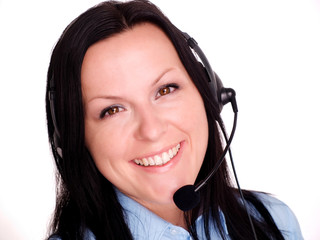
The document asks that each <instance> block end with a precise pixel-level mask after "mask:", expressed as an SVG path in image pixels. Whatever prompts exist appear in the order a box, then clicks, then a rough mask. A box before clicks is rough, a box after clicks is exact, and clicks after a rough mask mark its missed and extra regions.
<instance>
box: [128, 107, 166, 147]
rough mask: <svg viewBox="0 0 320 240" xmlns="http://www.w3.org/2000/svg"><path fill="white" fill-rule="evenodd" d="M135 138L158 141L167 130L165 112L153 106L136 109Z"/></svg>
mask: <svg viewBox="0 0 320 240" xmlns="http://www.w3.org/2000/svg"><path fill="white" fill-rule="evenodd" d="M135 114H136V123H137V124H136V129H135V133H134V135H135V138H136V139H137V140H142V141H157V140H158V139H159V138H160V137H161V136H162V135H163V134H164V133H165V132H166V131H167V122H166V120H165V113H164V112H162V111H159V110H156V109H155V108H154V107H152V106H149V107H147V106H144V107H139V109H136V113H135Z"/></svg>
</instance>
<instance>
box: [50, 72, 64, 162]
mask: <svg viewBox="0 0 320 240" xmlns="http://www.w3.org/2000/svg"><path fill="white" fill-rule="evenodd" d="M49 102H50V113H51V119H52V123H53V127H54V132H53V150H54V151H55V152H56V153H57V154H58V155H59V156H60V157H61V158H62V148H61V141H60V132H59V130H58V124H57V119H56V112H55V107H54V102H55V87H54V79H53V76H52V78H51V79H50V82H49Z"/></svg>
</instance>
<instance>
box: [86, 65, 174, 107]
mask: <svg viewBox="0 0 320 240" xmlns="http://www.w3.org/2000/svg"><path fill="white" fill-rule="evenodd" d="M177 70H178V69H177V68H176V67H170V68H167V69H166V70H164V71H163V72H162V73H161V74H160V75H159V76H158V77H157V78H156V79H155V80H154V81H153V82H152V83H151V85H150V86H151V87H154V86H155V85H156V84H157V83H158V82H159V81H160V80H161V79H162V78H163V77H164V76H165V75H166V74H168V73H170V72H172V71H177ZM95 99H111V100H122V99H123V98H122V97H120V96H114V95H100V96H96V97H93V98H91V99H90V100H89V101H88V102H87V104H88V103H90V102H92V101H93V100H95Z"/></svg>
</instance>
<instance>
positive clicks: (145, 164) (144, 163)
mask: <svg viewBox="0 0 320 240" xmlns="http://www.w3.org/2000/svg"><path fill="white" fill-rule="evenodd" d="M142 163H143V165H144V166H148V165H149V162H148V160H147V159H146V158H142Z"/></svg>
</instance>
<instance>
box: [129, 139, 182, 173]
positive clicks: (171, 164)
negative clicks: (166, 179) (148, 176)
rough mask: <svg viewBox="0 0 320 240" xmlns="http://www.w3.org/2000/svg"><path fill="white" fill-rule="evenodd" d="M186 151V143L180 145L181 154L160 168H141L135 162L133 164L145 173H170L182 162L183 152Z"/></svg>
mask: <svg viewBox="0 0 320 240" xmlns="http://www.w3.org/2000/svg"><path fill="white" fill-rule="evenodd" d="M183 150H184V141H183V142H181V143H180V149H179V152H178V153H177V155H175V156H174V157H173V158H172V159H171V160H170V161H169V162H167V163H166V164H163V165H160V166H147V167H145V166H141V165H137V164H136V163H135V162H133V164H134V165H135V166H136V167H138V168H139V169H142V170H144V171H147V172H151V173H163V172H166V171H168V170H169V169H171V168H173V167H174V166H175V165H176V164H177V163H178V162H179V160H180V158H181V155H182V152H183Z"/></svg>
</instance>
